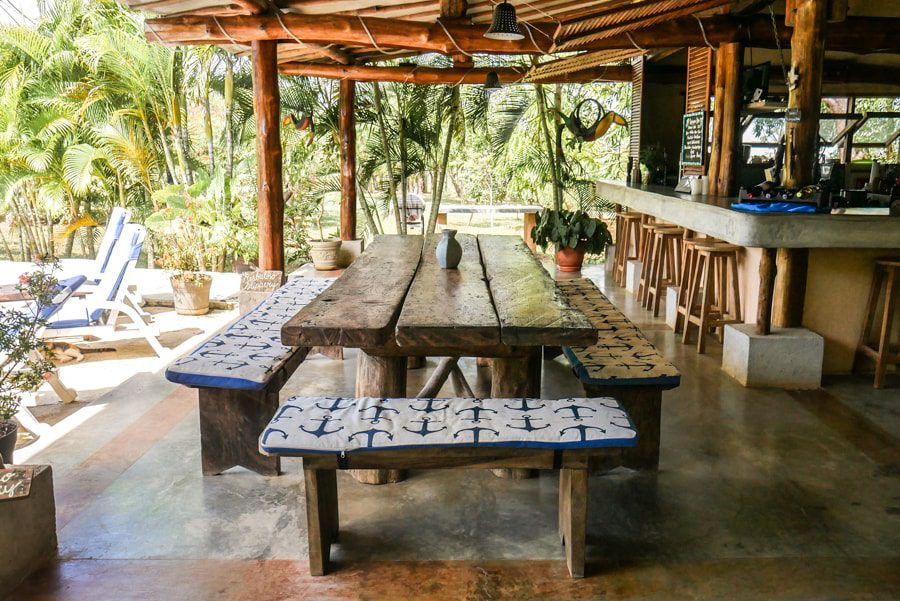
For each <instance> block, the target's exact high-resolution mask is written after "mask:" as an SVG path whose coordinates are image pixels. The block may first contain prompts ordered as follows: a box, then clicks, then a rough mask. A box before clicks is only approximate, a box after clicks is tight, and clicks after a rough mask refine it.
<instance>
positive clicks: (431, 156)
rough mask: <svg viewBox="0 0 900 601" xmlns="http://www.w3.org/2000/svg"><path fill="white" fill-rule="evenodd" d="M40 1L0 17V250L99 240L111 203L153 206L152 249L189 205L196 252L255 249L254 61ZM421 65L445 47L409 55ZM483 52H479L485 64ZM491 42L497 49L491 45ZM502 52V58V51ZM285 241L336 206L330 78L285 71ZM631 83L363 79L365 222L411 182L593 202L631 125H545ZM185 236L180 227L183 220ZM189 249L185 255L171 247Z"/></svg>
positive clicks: (231, 253) (619, 157)
mask: <svg viewBox="0 0 900 601" xmlns="http://www.w3.org/2000/svg"><path fill="white" fill-rule="evenodd" d="M39 3H40V9H41V10H40V14H41V15H42V16H41V17H40V19H39V20H38V21H36V22H33V23H30V22H23V23H22V24H14V25H8V26H2V27H0V84H2V86H0V218H3V219H4V222H3V223H5V225H0V253H2V254H5V255H6V256H7V257H8V258H17V259H22V260H27V259H29V258H30V257H31V256H34V255H38V254H41V255H43V254H46V255H63V256H68V255H71V254H73V253H78V254H82V255H87V256H92V255H93V254H94V251H95V244H96V241H95V240H96V238H97V237H98V236H99V235H100V233H99V230H100V229H101V228H99V227H97V226H102V225H103V224H104V223H105V221H106V218H107V215H108V213H109V211H110V210H111V208H112V207H113V206H116V205H121V206H128V207H130V208H131V209H132V214H133V216H134V217H133V218H134V219H136V220H138V221H141V222H146V223H147V225H148V226H150V229H151V233H152V236H151V239H150V242H149V243H148V244H146V245H145V248H147V250H148V262H149V263H151V264H154V263H158V262H159V261H158V260H159V259H165V260H164V261H162V263H165V264H167V265H170V266H171V265H173V263H174V264H181V265H186V264H187V259H186V258H185V257H183V256H181V258H180V259H178V260H175V259H174V257H175V254H176V247H175V246H173V236H172V233H173V228H175V227H176V226H177V227H183V226H184V224H186V223H188V221H187V220H186V218H187V216H188V215H187V213H186V212H185V211H186V210H188V209H189V210H190V212H192V213H193V214H192V215H190V216H191V217H193V218H194V219H195V221H194V222H193V224H192V226H191V227H192V228H194V229H192V230H191V232H192V234H197V235H198V236H199V237H200V238H198V240H199V242H198V243H202V246H203V248H202V249H198V250H196V251H195V252H194V253H192V254H194V255H196V257H195V258H196V261H193V259H192V261H193V263H192V267H191V269H193V268H199V269H206V270H210V269H224V268H226V267H227V266H228V264H229V262H230V261H232V260H235V259H237V258H242V259H244V260H248V259H252V258H253V257H254V256H255V255H256V253H257V249H256V239H257V235H256V182H255V173H256V157H255V145H254V135H255V132H254V120H253V107H252V83H251V76H250V65H249V61H248V59H246V58H243V57H235V56H232V55H229V54H227V53H225V52H224V51H223V50H221V49H218V48H213V47H204V46H194V47H185V48H172V47H168V46H163V45H161V44H157V43H152V42H150V41H148V40H147V39H146V38H145V35H144V28H143V23H142V21H141V19H142V18H141V16H140V15H137V14H135V13H132V12H130V11H128V10H127V9H125V8H123V7H122V6H121V5H120V4H119V3H118V2H115V0H93V1H91V2H84V1H83V0H39ZM416 60H418V61H419V62H420V63H423V64H428V65H431V66H445V65H446V64H449V59H448V58H447V57H439V56H427V57H422V58H420V59H416ZM486 60H487V59H482V58H481V57H479V58H477V61H478V63H479V65H482V64H489V63H488V62H486ZM497 60H501V59H496V58H495V59H491V61H497ZM502 60H504V61H506V62H507V63H509V61H510V60H511V59H502ZM280 87H281V90H280V91H281V110H282V115H283V117H284V122H283V127H282V133H283V144H284V187H285V223H286V231H285V244H286V250H287V253H288V260H290V261H295V262H296V261H301V260H305V259H306V258H307V255H308V249H309V245H308V239H309V237H310V232H315V233H314V234H313V235H314V236H318V235H319V233H318V232H317V231H316V230H317V229H318V228H317V227H316V220H317V219H316V217H317V215H318V211H319V209H326V217H325V220H324V221H325V222H327V223H326V225H325V226H324V228H323V231H324V229H332V227H333V226H332V225H331V224H330V222H329V220H330V219H332V218H333V214H334V213H335V212H336V211H335V210H334V209H335V205H336V203H335V202H334V201H335V198H336V197H337V196H338V195H339V190H340V177H339V173H338V160H339V156H338V149H339V143H338V142H339V136H338V134H339V132H338V95H339V92H338V87H339V86H338V84H337V82H336V81H332V80H324V79H312V78H304V77H283V78H281V81H280ZM628 93H629V92H628V86H627V84H609V83H605V84H583V85H578V84H573V85H565V86H547V85H543V86H542V85H530V84H529V85H525V84H523V85H516V86H510V87H508V88H506V89H504V90H501V91H499V92H496V93H494V94H493V95H491V96H488V95H487V94H485V92H484V90H483V88H482V87H481V86H468V85H467V86H415V85H411V84H400V83H397V84H362V83H360V84H358V85H357V97H356V110H355V115H356V120H357V134H358V148H359V151H358V183H359V190H358V192H359V194H358V199H359V200H358V204H359V211H360V216H359V222H360V224H361V228H360V229H361V230H362V232H361V233H362V234H363V235H365V236H371V235H374V234H378V233H383V232H395V231H396V232H401V233H406V224H405V221H404V220H402V219H401V218H400V216H401V215H402V214H403V210H402V209H403V207H405V204H406V202H407V200H408V198H409V195H410V194H411V193H412V192H416V193H419V194H420V195H421V194H424V195H425V196H426V197H428V198H429V199H430V201H431V205H432V210H431V211H430V213H429V219H428V222H427V224H426V227H425V230H426V231H433V230H434V228H435V226H436V221H437V210H436V207H438V206H439V205H440V203H441V202H442V201H444V199H446V198H447V197H454V198H455V200H454V202H473V203H487V202H517V203H523V204H539V205H543V206H548V207H553V208H555V209H562V208H564V207H565V206H568V207H570V208H579V209H582V210H587V211H591V212H593V213H594V214H596V211H598V210H601V209H602V208H603V205H602V203H601V202H600V201H599V200H598V199H597V198H596V197H594V195H593V187H592V186H590V185H588V184H587V182H588V181H590V180H593V179H596V178H597V177H615V176H620V175H622V174H623V173H624V169H625V159H624V158H623V157H624V156H626V154H627V153H624V152H623V149H624V148H625V145H626V144H627V139H626V134H627V132H626V130H625V128H613V129H611V130H610V131H609V133H607V135H606V136H604V137H603V138H601V139H600V140H598V141H595V142H591V143H585V144H580V143H578V142H577V141H576V140H573V139H570V138H568V137H567V138H566V139H565V140H564V141H563V143H562V144H558V143H557V140H556V132H557V130H558V128H559V126H560V124H561V123H562V122H563V119H564V117H565V116H566V115H567V114H568V113H570V112H571V111H572V110H573V109H574V107H575V106H577V105H578V103H580V102H581V101H582V100H583V99H585V98H596V99H597V100H598V101H599V103H600V104H601V105H602V106H603V107H605V109H607V110H614V111H616V112H618V113H625V114H626V117H627V106H628V100H629V99H628ZM182 241H183V238H182ZM181 259H184V260H181Z"/></svg>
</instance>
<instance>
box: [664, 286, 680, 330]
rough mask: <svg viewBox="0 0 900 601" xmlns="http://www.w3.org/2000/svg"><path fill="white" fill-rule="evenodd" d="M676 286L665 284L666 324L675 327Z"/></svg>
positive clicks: (676, 315) (676, 307)
mask: <svg viewBox="0 0 900 601" xmlns="http://www.w3.org/2000/svg"><path fill="white" fill-rule="evenodd" d="M680 290H681V288H679V287H678V286H666V325H667V326H669V327H670V328H672V329H673V330H674V329H675V321H676V318H677V317H678V292H679V291H680Z"/></svg>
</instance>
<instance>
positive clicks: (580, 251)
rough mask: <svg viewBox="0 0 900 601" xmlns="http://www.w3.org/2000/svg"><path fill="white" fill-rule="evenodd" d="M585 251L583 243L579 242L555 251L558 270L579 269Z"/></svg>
mask: <svg viewBox="0 0 900 601" xmlns="http://www.w3.org/2000/svg"><path fill="white" fill-rule="evenodd" d="M586 251H587V249H586V248H585V246H584V244H579V245H578V246H577V247H575V248H569V247H568V246H564V247H562V248H560V249H559V250H557V251H556V266H557V267H558V268H559V270H560V271H565V272H571V271H581V265H582V264H583V263H584V253H585V252H586Z"/></svg>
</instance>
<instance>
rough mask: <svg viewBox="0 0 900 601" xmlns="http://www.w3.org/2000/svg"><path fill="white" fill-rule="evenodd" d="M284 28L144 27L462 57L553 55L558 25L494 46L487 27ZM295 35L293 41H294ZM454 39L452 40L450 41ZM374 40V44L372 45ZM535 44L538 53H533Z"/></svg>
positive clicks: (183, 41)
mask: <svg viewBox="0 0 900 601" xmlns="http://www.w3.org/2000/svg"><path fill="white" fill-rule="evenodd" d="M282 18H283V21H284V25H285V27H287V28H288V29H290V32H288V31H285V28H284V27H282V24H281V22H279V20H278V19H277V18H276V17H274V16H271V15H255V16H237V17H221V18H219V19H217V20H216V19H213V18H212V17H194V16H182V17H161V18H158V19H151V20H148V21H147V22H146V30H147V33H146V35H147V39H148V40H151V41H154V40H161V41H163V42H165V43H170V44H179V45H199V44H229V43H231V42H232V40H236V41H237V42H239V43H241V44H249V43H250V42H253V41H261V40H275V41H284V42H291V41H296V40H295V38H294V36H296V38H299V39H300V40H302V41H303V42H304V43H319V44H340V45H342V46H347V45H349V46H354V45H355V46H375V45H377V46H379V47H382V48H400V49H408V50H417V51H420V52H437V53H440V54H447V55H451V54H458V53H459V49H458V48H457V46H459V48H461V49H462V50H463V51H465V52H468V53H484V54H538V53H543V52H547V51H548V50H549V49H550V41H551V36H552V34H553V29H555V27H556V26H555V24H550V23H546V24H541V25H538V26H537V27H539V28H540V29H541V31H543V32H544V33H545V34H546V35H536V36H534V37H535V41H534V42H532V41H531V39H529V38H528V37H526V38H525V39H523V40H517V41H505V40H491V39H488V38H486V37H484V32H485V31H487V27H486V26H484V25H469V24H467V23H460V22H456V21H451V22H447V23H445V24H444V27H446V28H447V31H448V32H449V33H450V37H448V35H447V34H446V33H444V29H443V28H442V27H441V26H440V25H439V24H437V23H421V22H416V21H405V20H402V19H379V18H366V19H364V20H363V19H360V18H359V17H350V16H341V15H294V14H285V15H283V17H282ZM292 34H293V35H292ZM451 38H452V39H451ZM373 40H374V42H375V43H374V44H373ZM535 44H537V48H536V47H535Z"/></svg>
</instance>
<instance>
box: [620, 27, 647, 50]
mask: <svg viewBox="0 0 900 601" xmlns="http://www.w3.org/2000/svg"><path fill="white" fill-rule="evenodd" d="M625 36H626V37H627V38H628V41H629V42H631V43H632V44H634V47H635V48H637V49H638V50H640V51H641V54H647V50H646V49H645V48H641V47H640V46H638V45H637V42H635V41H634V38H633V37H631V32H629V31H626V32H625Z"/></svg>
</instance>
